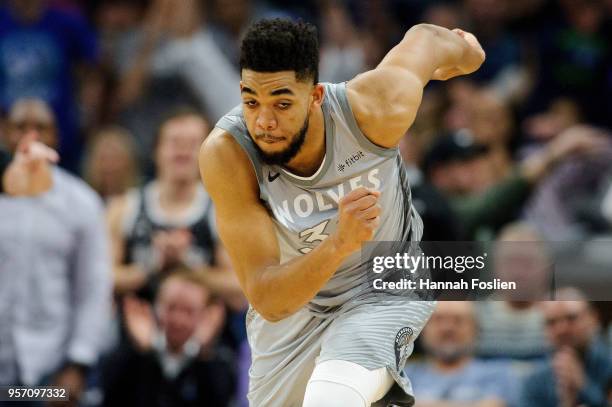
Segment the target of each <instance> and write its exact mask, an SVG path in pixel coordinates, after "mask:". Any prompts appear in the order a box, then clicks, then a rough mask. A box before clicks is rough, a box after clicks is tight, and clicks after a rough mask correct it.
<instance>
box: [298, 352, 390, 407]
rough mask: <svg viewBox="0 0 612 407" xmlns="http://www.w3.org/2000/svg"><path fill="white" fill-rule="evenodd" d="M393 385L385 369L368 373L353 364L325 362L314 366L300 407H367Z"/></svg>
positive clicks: (338, 361)
mask: <svg viewBox="0 0 612 407" xmlns="http://www.w3.org/2000/svg"><path fill="white" fill-rule="evenodd" d="M392 384H393V378H392V377H391V375H390V374H389V373H388V372H387V371H386V369H385V368H380V369H376V370H368V369H366V368H364V367H363V366H360V365H358V364H356V363H352V362H347V361H343V360H328V361H325V362H321V363H319V364H317V366H316V367H315V369H314V372H313V373H312V376H311V377H310V380H309V381H308V385H307V387H306V394H305V396H304V407H336V406H338V407H343V406H359V407H361V406H363V407H369V406H370V405H371V403H373V402H375V401H377V400H379V399H380V398H382V397H383V396H384V395H385V394H386V393H387V391H388V390H389V389H390V388H391V386H392Z"/></svg>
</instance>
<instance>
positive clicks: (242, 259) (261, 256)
mask: <svg viewBox="0 0 612 407" xmlns="http://www.w3.org/2000/svg"><path fill="white" fill-rule="evenodd" d="M217 224H218V227H219V237H220V238H221V241H222V242H223V245H224V246H225V249H226V250H227V252H228V254H229V257H230V259H231V261H232V265H233V267H234V269H235V270H236V274H237V276H238V279H239V281H240V285H241V286H242V288H243V290H244V291H245V293H246V294H247V296H248V295H249V292H250V291H251V289H252V288H253V285H254V284H257V277H258V276H257V274H258V273H259V272H260V271H261V270H263V269H264V268H266V267H268V266H274V265H278V264H279V262H280V253H279V249H278V243H277V238H276V232H275V229H274V224H273V222H272V220H271V219H270V216H269V215H268V213H267V211H266V210H265V209H264V208H263V206H262V205H261V204H258V203H257V204H254V203H251V204H246V205H244V204H242V205H240V207H237V208H234V209H230V210H226V211H217Z"/></svg>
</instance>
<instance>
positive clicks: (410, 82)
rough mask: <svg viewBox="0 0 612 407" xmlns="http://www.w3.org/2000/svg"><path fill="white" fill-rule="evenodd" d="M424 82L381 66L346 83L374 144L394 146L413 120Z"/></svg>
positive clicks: (358, 117) (361, 123) (357, 115)
mask: <svg viewBox="0 0 612 407" xmlns="http://www.w3.org/2000/svg"><path fill="white" fill-rule="evenodd" d="M423 86H424V85H423V82H422V81H421V79H420V78H419V77H417V76H416V75H415V74H414V73H412V72H411V71H408V70H405V69H402V68H399V67H395V66H387V67H378V68H376V69H373V70H371V71H368V72H365V73H363V74H361V75H359V76H357V77H355V78H354V79H353V80H351V81H350V82H349V83H348V85H347V98H348V101H349V104H350V105H351V109H352V110H353V113H354V115H355V119H356V121H357V124H358V125H359V127H360V129H361V130H362V132H363V133H364V134H365V135H366V137H368V138H369V139H370V140H371V141H372V142H373V143H375V144H377V145H380V146H382V147H387V148H392V147H395V146H396V145H397V144H398V143H399V140H400V139H401V138H402V137H403V136H404V134H405V133H406V131H407V130H408V128H409V127H410V126H411V125H412V123H413V122H414V119H415V117H416V113H417V110H418V108H419V105H420V104H421V99H422V96H423Z"/></svg>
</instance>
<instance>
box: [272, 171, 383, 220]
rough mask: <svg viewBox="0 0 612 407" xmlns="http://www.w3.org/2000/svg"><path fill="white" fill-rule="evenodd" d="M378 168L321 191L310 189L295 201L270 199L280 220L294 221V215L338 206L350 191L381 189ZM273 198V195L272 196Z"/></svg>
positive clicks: (307, 214) (305, 215)
mask: <svg viewBox="0 0 612 407" xmlns="http://www.w3.org/2000/svg"><path fill="white" fill-rule="evenodd" d="M378 172H379V171H378V168H374V169H373V170H371V171H370V172H368V173H367V174H363V175H360V176H358V177H354V178H351V179H349V180H348V181H346V182H343V183H342V184H339V185H336V186H334V187H332V188H329V189H326V190H321V191H309V192H308V193H303V194H299V195H298V196H296V197H295V198H294V199H293V201H291V202H290V201H289V200H284V201H283V202H282V203H281V204H280V205H278V204H277V203H276V202H274V201H272V199H270V201H269V203H270V207H271V208H272V212H274V215H275V217H276V219H278V220H279V221H280V222H287V221H289V222H294V220H293V219H294V218H293V217H294V215H295V216H297V217H299V218H307V217H309V216H310V215H312V213H313V212H314V211H315V209H316V210H317V211H318V212H323V211H327V210H330V209H334V208H337V207H338V202H340V200H341V199H342V198H343V197H344V195H346V194H348V193H349V192H351V191H353V190H355V189H357V188H360V187H365V188H368V189H376V190H379V189H380V185H381V183H380V179H379V178H378ZM270 198H272V197H270Z"/></svg>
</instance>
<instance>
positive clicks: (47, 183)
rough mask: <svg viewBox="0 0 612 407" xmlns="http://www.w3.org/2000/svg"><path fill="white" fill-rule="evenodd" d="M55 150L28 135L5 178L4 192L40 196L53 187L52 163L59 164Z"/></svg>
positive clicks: (22, 141) (19, 145) (17, 150)
mask: <svg viewBox="0 0 612 407" xmlns="http://www.w3.org/2000/svg"><path fill="white" fill-rule="evenodd" d="M58 161H59V156H58V154H57V152H55V150H53V149H51V148H49V147H47V146H46V145H44V144H43V143H41V142H39V141H37V140H36V136H35V135H33V134H30V135H26V136H24V137H23V139H22V140H21V141H20V142H19V144H18V145H17V149H16V151H15V156H14V158H13V161H12V162H11V163H10V164H9V166H8V168H7V169H6V172H5V174H4V176H3V179H2V182H3V186H4V190H5V191H6V192H7V193H8V194H9V195H14V196H24V195H39V194H41V193H43V192H45V191H47V190H49V189H50V188H51V186H52V183H53V180H52V176H51V166H50V164H51V163H57V162H58Z"/></svg>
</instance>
